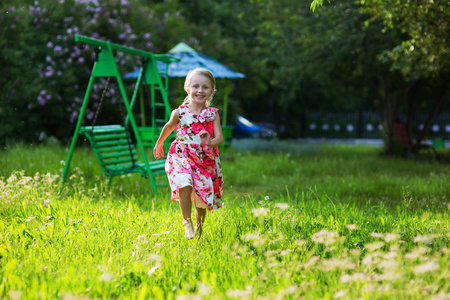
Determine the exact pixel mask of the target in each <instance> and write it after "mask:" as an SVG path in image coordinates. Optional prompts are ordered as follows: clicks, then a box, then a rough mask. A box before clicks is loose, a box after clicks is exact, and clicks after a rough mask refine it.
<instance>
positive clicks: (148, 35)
mask: <svg viewBox="0 0 450 300" xmlns="http://www.w3.org/2000/svg"><path fill="white" fill-rule="evenodd" d="M149 38H150V33H148V32H147V33H146V34H144V39H147V40H148V39H149Z"/></svg>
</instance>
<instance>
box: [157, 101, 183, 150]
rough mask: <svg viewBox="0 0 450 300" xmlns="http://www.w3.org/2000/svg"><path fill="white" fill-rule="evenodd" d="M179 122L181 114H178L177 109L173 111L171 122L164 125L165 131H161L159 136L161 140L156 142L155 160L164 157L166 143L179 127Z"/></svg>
mask: <svg viewBox="0 0 450 300" xmlns="http://www.w3.org/2000/svg"><path fill="white" fill-rule="evenodd" d="M179 121H180V113H179V112H178V108H177V109H174V110H173V111H172V114H171V115H170V119H169V121H168V122H167V123H166V125H164V127H163V129H162V130H161V134H160V135H159V138H158V140H157V141H156V145H155V148H153V155H154V156H155V158H163V157H164V141H165V140H166V139H167V137H168V136H169V135H170V134H171V133H172V131H173V130H174V129H175V128H176V127H177V124H178V122H179Z"/></svg>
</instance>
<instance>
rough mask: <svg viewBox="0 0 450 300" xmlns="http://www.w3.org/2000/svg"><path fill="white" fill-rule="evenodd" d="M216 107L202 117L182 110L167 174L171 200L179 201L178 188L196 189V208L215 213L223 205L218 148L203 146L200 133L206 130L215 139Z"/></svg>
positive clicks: (168, 160) (192, 196) (206, 109)
mask: <svg viewBox="0 0 450 300" xmlns="http://www.w3.org/2000/svg"><path fill="white" fill-rule="evenodd" d="M216 113H217V108H213V107H207V108H205V109H204V110H202V111H201V113H200V114H199V115H195V114H193V113H191V112H190V110H189V108H188V106H187V105H182V106H180V107H179V117H180V122H179V123H178V125H177V137H176V139H175V141H174V142H173V143H172V145H171V146H170V150H169V153H168V155H167V160H166V166H165V169H166V172H167V176H168V178H169V184H170V188H171V189H172V201H179V199H180V196H179V189H180V188H182V187H186V186H191V187H193V190H192V195H191V198H192V201H193V202H194V204H195V206H196V207H200V208H207V209H208V210H212V209H215V208H219V207H221V206H222V190H223V181H222V179H223V175H222V166H221V163H220V156H219V149H218V148H217V147H209V146H206V145H204V144H202V143H201V140H200V136H199V135H198V133H199V132H200V131H201V130H203V129H205V130H206V131H208V133H209V134H210V136H211V138H213V137H214V126H213V122H214V119H215V118H216Z"/></svg>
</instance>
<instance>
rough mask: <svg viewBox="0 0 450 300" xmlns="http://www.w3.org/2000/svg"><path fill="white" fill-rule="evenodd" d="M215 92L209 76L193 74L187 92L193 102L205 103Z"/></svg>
mask: <svg viewBox="0 0 450 300" xmlns="http://www.w3.org/2000/svg"><path fill="white" fill-rule="evenodd" d="M213 92H214V91H213V87H212V84H211V81H209V79H208V78H207V77H205V76H203V75H194V76H192V79H191V83H190V84H189V87H188V88H187V93H188V95H189V97H190V98H191V101H192V102H193V103H197V104H203V105H205V104H206V101H207V100H208V99H209V98H210V97H211V96H212V94H213Z"/></svg>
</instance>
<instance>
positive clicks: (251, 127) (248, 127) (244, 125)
mask: <svg viewBox="0 0 450 300" xmlns="http://www.w3.org/2000/svg"><path fill="white" fill-rule="evenodd" d="M235 119H236V120H235V122H234V124H233V126H232V127H233V138H248V137H255V138H275V137H276V136H277V133H276V131H275V130H274V128H273V125H270V124H268V123H261V125H259V126H258V125H256V124H253V123H252V122H250V121H249V120H247V119H246V118H244V117H242V116H239V115H236V118H235Z"/></svg>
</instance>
